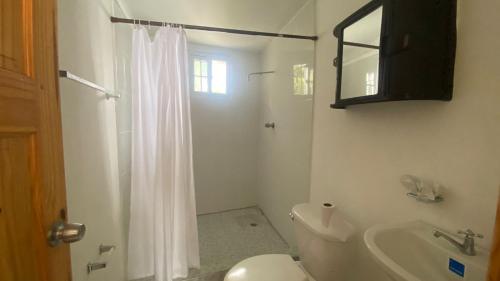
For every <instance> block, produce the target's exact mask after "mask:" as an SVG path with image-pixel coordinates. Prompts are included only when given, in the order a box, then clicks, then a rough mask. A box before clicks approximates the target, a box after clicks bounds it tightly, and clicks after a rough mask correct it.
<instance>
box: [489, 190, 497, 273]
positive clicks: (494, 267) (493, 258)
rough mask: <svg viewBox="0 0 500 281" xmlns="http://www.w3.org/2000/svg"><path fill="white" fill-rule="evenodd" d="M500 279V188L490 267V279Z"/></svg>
mask: <svg viewBox="0 0 500 281" xmlns="http://www.w3.org/2000/svg"><path fill="white" fill-rule="evenodd" d="M499 189H500V188H499ZM499 280H500V190H499V194H498V203H497V215H496V220H495V230H494V231H493V246H492V247H491V256H490V269H489V272H488V281H499Z"/></svg>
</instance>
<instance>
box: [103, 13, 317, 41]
mask: <svg viewBox="0 0 500 281" xmlns="http://www.w3.org/2000/svg"><path fill="white" fill-rule="evenodd" d="M110 19H111V22H112V23H128V24H139V25H147V26H167V25H171V26H179V27H182V28H184V29H193V30H203V31H214V32H225V33H233V34H242V35H254V36H267V37H280V38H291V39H303V40H313V41H316V40H318V36H306V35H295V34H282V33H272V32H262V31H252V30H242V29H231V28H221V27H210V26H202V25H191V24H179V23H170V22H161V21H150V20H140V19H126V18H117V17H110Z"/></svg>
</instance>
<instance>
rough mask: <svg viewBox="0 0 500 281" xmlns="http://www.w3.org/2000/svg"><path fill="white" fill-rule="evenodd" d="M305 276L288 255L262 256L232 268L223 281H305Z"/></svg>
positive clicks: (249, 259) (244, 261)
mask: <svg viewBox="0 0 500 281" xmlns="http://www.w3.org/2000/svg"><path fill="white" fill-rule="evenodd" d="M307 280H308V279H307V276H306V275H305V273H304V272H303V271H302V269H301V268H300V267H299V266H298V265H297V264H296V263H295V261H294V260H293V259H292V257H290V256H289V255H262V256H255V257H251V258H248V259H246V260H243V261H241V262H240V263H238V264H237V265H235V266H233V268H231V270H229V272H228V273H227V274H226V277H225V278H224V281H307Z"/></svg>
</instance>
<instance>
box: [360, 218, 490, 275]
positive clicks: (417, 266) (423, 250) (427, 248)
mask: <svg viewBox="0 0 500 281" xmlns="http://www.w3.org/2000/svg"><path fill="white" fill-rule="evenodd" d="M435 229H438V228H436V227H434V226H432V225H429V224H427V223H424V222H421V221H414V222H407V223H396V224H384V225H376V226H373V227H371V228H369V229H368V230H367V231H366V232H365V236H364V239H365V243H366V246H367V247H368V249H369V251H370V253H371V254H372V256H373V258H374V259H375V261H376V262H377V263H378V264H379V265H380V266H381V267H382V269H383V270H384V271H385V272H386V273H387V275H388V276H389V277H390V278H391V280H396V281H459V280H460V281H484V280H486V274H487V270H488V260H489V254H488V252H487V251H485V250H483V249H481V248H479V247H476V251H477V254H476V256H467V255H464V254H462V253H461V252H460V251H459V250H458V249H457V248H455V247H454V246H453V245H451V244H450V243H449V242H448V241H446V240H444V239H442V238H439V239H438V238H435V237H434V236H433V231H434V230H435ZM438 230H440V231H442V232H444V233H446V231H443V230H442V229H438ZM447 234H449V233H447ZM454 238H457V239H458V240H459V241H462V240H461V238H460V237H456V236H454Z"/></svg>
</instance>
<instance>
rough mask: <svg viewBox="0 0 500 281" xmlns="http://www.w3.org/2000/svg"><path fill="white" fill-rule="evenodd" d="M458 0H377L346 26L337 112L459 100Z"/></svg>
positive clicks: (341, 35) (341, 27) (338, 32)
mask: <svg viewBox="0 0 500 281" xmlns="http://www.w3.org/2000/svg"><path fill="white" fill-rule="evenodd" d="M456 33H457V31H456V0H440V1H433V0H408V1H392V0H372V1H370V2H369V3H367V4H366V5H365V6H363V7H361V8H360V9H359V10H357V11H356V12H354V13H353V14H352V15H350V16H348V17H347V18H346V19H344V20H343V21H342V22H340V23H339V24H338V25H337V26H336V27H335V30H334V32H333V35H334V36H335V37H337V38H338V49H337V58H336V59H335V60H334V65H335V66H336V67H337V85H336V94H335V103H334V104H332V105H331V107H332V108H341V109H343V108H346V107H348V106H351V105H356V104H363V103H375V102H388V101H409V100H439V101H449V100H451V99H452V96H453V79H454V78H453V69H454V65H455V50H456Z"/></svg>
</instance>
